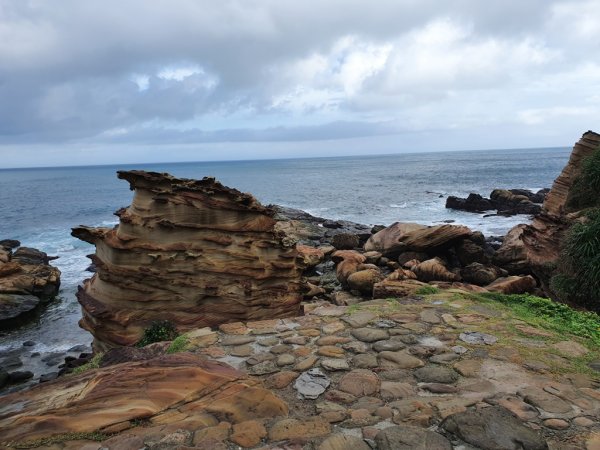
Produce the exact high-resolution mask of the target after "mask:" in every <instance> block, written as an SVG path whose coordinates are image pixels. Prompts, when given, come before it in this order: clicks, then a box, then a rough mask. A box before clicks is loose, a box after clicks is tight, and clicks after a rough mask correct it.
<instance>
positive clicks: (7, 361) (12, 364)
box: [0, 356, 23, 370]
mask: <svg viewBox="0 0 600 450" xmlns="http://www.w3.org/2000/svg"><path fill="white" fill-rule="evenodd" d="M22 365H23V361H21V358H19V357H18V356H9V357H8V358H4V359H3V360H2V362H1V363H0V367H2V368H3V369H4V370H11V369H16V368H17V367H21V366H22Z"/></svg>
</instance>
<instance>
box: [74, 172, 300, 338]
mask: <svg viewBox="0 0 600 450" xmlns="http://www.w3.org/2000/svg"><path fill="white" fill-rule="evenodd" d="M118 176H119V178H121V179H124V180H127V181H128V182H129V184H130V187H131V189H132V190H134V191H135V194H134V199H133V202H132V204H131V206H129V207H128V208H124V209H121V210H119V211H117V215H118V216H119V219H120V223H119V225H118V226H117V227H115V228H113V229H108V228H96V229H93V228H87V227H79V228H74V229H73V235H74V236H76V237H78V238H80V239H82V240H85V241H87V242H90V243H92V244H94V245H95V246H96V254H95V255H94V256H93V258H92V259H93V262H94V263H95V264H96V266H97V272H96V274H95V275H94V276H93V277H92V278H91V279H90V280H86V281H85V282H84V285H83V287H82V288H80V289H79V292H78V294H77V297H78V300H79V302H80V303H81V306H82V309H83V318H82V319H81V321H80V325H81V326H82V327H83V328H84V329H86V330H88V331H90V332H91V333H92V334H93V335H94V346H95V348H96V349H106V348H109V347H112V346H115V345H131V344H134V343H135V342H137V341H138V340H139V339H140V337H141V335H142V333H143V330H144V329H145V328H147V327H148V326H149V325H150V324H151V323H152V322H153V321H155V320H159V319H160V320H169V321H171V322H173V323H174V324H175V325H176V327H177V328H178V330H179V331H186V330H190V329H192V328H201V327H204V326H215V325H218V324H221V323H225V322H235V321H239V320H258V319H263V318H276V317H286V316H294V315H298V313H299V306H300V301H301V298H302V296H301V294H300V264H298V263H297V261H296V259H297V255H298V252H297V250H296V247H295V245H294V244H295V242H294V241H293V240H291V239H289V238H288V236H287V235H286V234H285V233H284V232H283V231H281V230H280V229H279V228H278V222H277V220H275V219H274V217H273V216H274V210H272V209H270V208H267V207H264V206H262V205H261V204H260V203H258V201H256V199H255V198H254V197H252V196H251V195H249V194H243V193H241V192H239V191H237V190H235V189H230V188H228V187H225V186H223V185H222V184H220V183H219V182H217V181H215V180H214V179H213V178H204V179H202V180H187V179H177V178H174V177H171V176H169V175H167V174H159V173H155V172H142V171H129V172H118ZM303 255H304V256H303V257H301V258H299V259H303V260H304V261H306V259H307V258H308V256H307V255H306V252H304V253H303Z"/></svg>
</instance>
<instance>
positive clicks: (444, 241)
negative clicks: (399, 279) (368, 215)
mask: <svg viewBox="0 0 600 450" xmlns="http://www.w3.org/2000/svg"><path fill="white" fill-rule="evenodd" d="M471 234H472V232H471V230H470V229H469V228H467V227H465V226H462V225H435V226H426V225H419V224H416V223H401V222H396V223H394V224H392V225H390V226H389V227H387V228H384V229H383V230H381V231H379V232H377V233H375V234H374V235H373V236H371V237H370V238H369V240H368V241H367V243H366V244H365V251H378V252H380V253H382V254H383V255H384V256H387V257H391V258H397V257H398V256H399V255H400V254H401V253H403V252H406V251H415V252H424V251H427V252H429V251H435V250H439V249H440V248H442V247H445V246H447V245H450V244H451V243H454V242H456V241H457V240H459V239H462V238H466V237H469V236H470V235H471Z"/></svg>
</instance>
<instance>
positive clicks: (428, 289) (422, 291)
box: [415, 286, 441, 295]
mask: <svg viewBox="0 0 600 450" xmlns="http://www.w3.org/2000/svg"><path fill="white" fill-rule="evenodd" d="M440 292H441V291H440V289H439V288H437V287H435V286H423V287H420V288H419V289H417V290H416V292H415V294H417V295H432V294H439V293H440Z"/></svg>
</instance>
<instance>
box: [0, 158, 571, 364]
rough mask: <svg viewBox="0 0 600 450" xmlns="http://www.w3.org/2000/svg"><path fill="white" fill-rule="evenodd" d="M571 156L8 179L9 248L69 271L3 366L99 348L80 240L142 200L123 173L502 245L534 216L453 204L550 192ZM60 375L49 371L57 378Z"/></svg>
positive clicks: (4, 348) (31, 172) (17, 336)
mask: <svg viewBox="0 0 600 450" xmlns="http://www.w3.org/2000/svg"><path fill="white" fill-rule="evenodd" d="M569 154H570V149H568V148H553V149H526V150H514V149H513V150H488V151H465V152H435V153H418V154H417V153H415V154H398V155H381V156H360V157H335V158H311V159H286V160H261V161H234V162H193V163H165V164H136V165H120V166H90V167H65V168H40V169H7V170H0V211H1V214H0V218H1V220H0V239H18V240H20V241H21V243H22V245H24V246H29V247H35V248H38V249H40V250H43V251H45V252H47V253H48V254H49V255H54V256H58V257H59V258H58V259H57V260H56V261H54V262H53V264H55V265H56V266H57V267H58V268H59V269H60V270H61V271H62V278H61V280H62V284H61V290H60V295H59V297H58V298H57V299H56V300H55V301H54V302H52V303H51V304H50V305H48V307H46V308H45V309H43V310H42V311H41V313H40V314H39V315H38V317H37V318H35V319H34V320H32V321H30V322H29V323H27V324H26V325H24V326H22V327H20V328H18V329H15V330H11V331H0V357H1V356H2V355H3V354H4V355H6V354H9V353H10V352H11V351H13V350H14V351H16V350H18V349H20V348H21V347H22V343H23V342H24V341H27V340H32V341H34V342H35V343H36V344H35V346H33V347H31V348H29V349H28V351H29V352H36V353H40V356H41V357H43V355H44V354H45V353H49V352H64V351H67V350H68V349H69V348H71V347H72V346H74V345H76V344H89V343H90V342H91V336H90V335H89V334H88V333H87V332H85V331H83V330H81V329H80V328H79V327H78V325H77V321H78V319H79V317H80V309H79V305H78V303H77V300H76V298H75V292H76V290H77V286H78V285H79V284H80V283H81V282H82V281H83V280H84V279H85V278H87V277H89V276H90V275H91V274H90V273H89V272H86V271H85V269H86V267H87V266H88V265H89V260H88V259H87V258H86V255H88V254H90V253H93V251H94V249H93V247H92V246H91V245H88V244H86V243H84V242H81V241H79V240H77V239H75V238H73V237H71V235H70V230H71V228H72V227H74V226H77V225H92V226H112V225H115V224H116V223H117V220H116V217H115V216H114V215H113V212H114V211H116V210H117V209H119V208H120V207H122V206H126V205H128V204H129V203H130V201H131V196H132V193H131V192H130V191H129V189H128V184H127V182H125V181H122V180H119V179H117V177H116V173H115V172H116V171H117V170H128V169H145V170H152V171H158V172H169V173H171V174H173V175H175V176H178V177H188V178H202V177H204V176H214V177H216V178H217V179H218V180H219V181H221V182H222V183H223V184H225V185H228V186H230V187H234V188H237V189H239V190H241V191H244V192H250V193H252V194H254V195H255V196H256V197H257V198H258V199H259V200H260V201H261V202H262V203H264V204H269V203H273V204H279V205H282V206H288V207H292V208H298V209H302V210H305V211H307V212H309V213H311V214H313V215H317V216H321V217H325V218H330V219H345V220H351V221H355V222H359V223H364V224H373V225H374V224H384V225H389V224H391V223H393V222H396V221H403V222H418V223H423V224H435V223H439V222H441V221H444V220H454V221H455V223H457V224H464V225H467V226H469V227H471V228H472V229H474V230H480V231H482V232H483V233H484V234H485V235H486V236H490V235H502V234H504V233H506V231H508V230H509V229H510V228H511V227H512V226H514V225H516V224H518V223H525V222H528V220H529V218H528V217H527V216H514V217H509V218H506V217H487V218H484V217H483V215H482V214H472V213H467V212H461V211H452V210H447V209H446V208H445V207H444V205H445V199H446V197H447V196H449V195H456V196H462V197H464V196H466V195H468V194H469V193H470V192H476V193H479V194H482V195H485V196H489V194H490V192H491V191H492V190H493V189H495V188H506V189H512V188H525V189H530V190H532V191H537V190H538V189H541V188H544V187H550V186H551V185H552V182H553V180H554V179H555V178H556V177H557V176H558V174H559V173H560V171H561V170H562V168H563V167H564V165H565V164H566V162H567V160H568V157H569ZM22 359H23V363H24V364H23V367H22V368H21V369H19V370H34V371H35V372H36V373H39V372H40V371H43V364H42V363H40V357H33V358H27V357H23V358H22ZM49 370H50V369H48V371H49Z"/></svg>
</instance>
